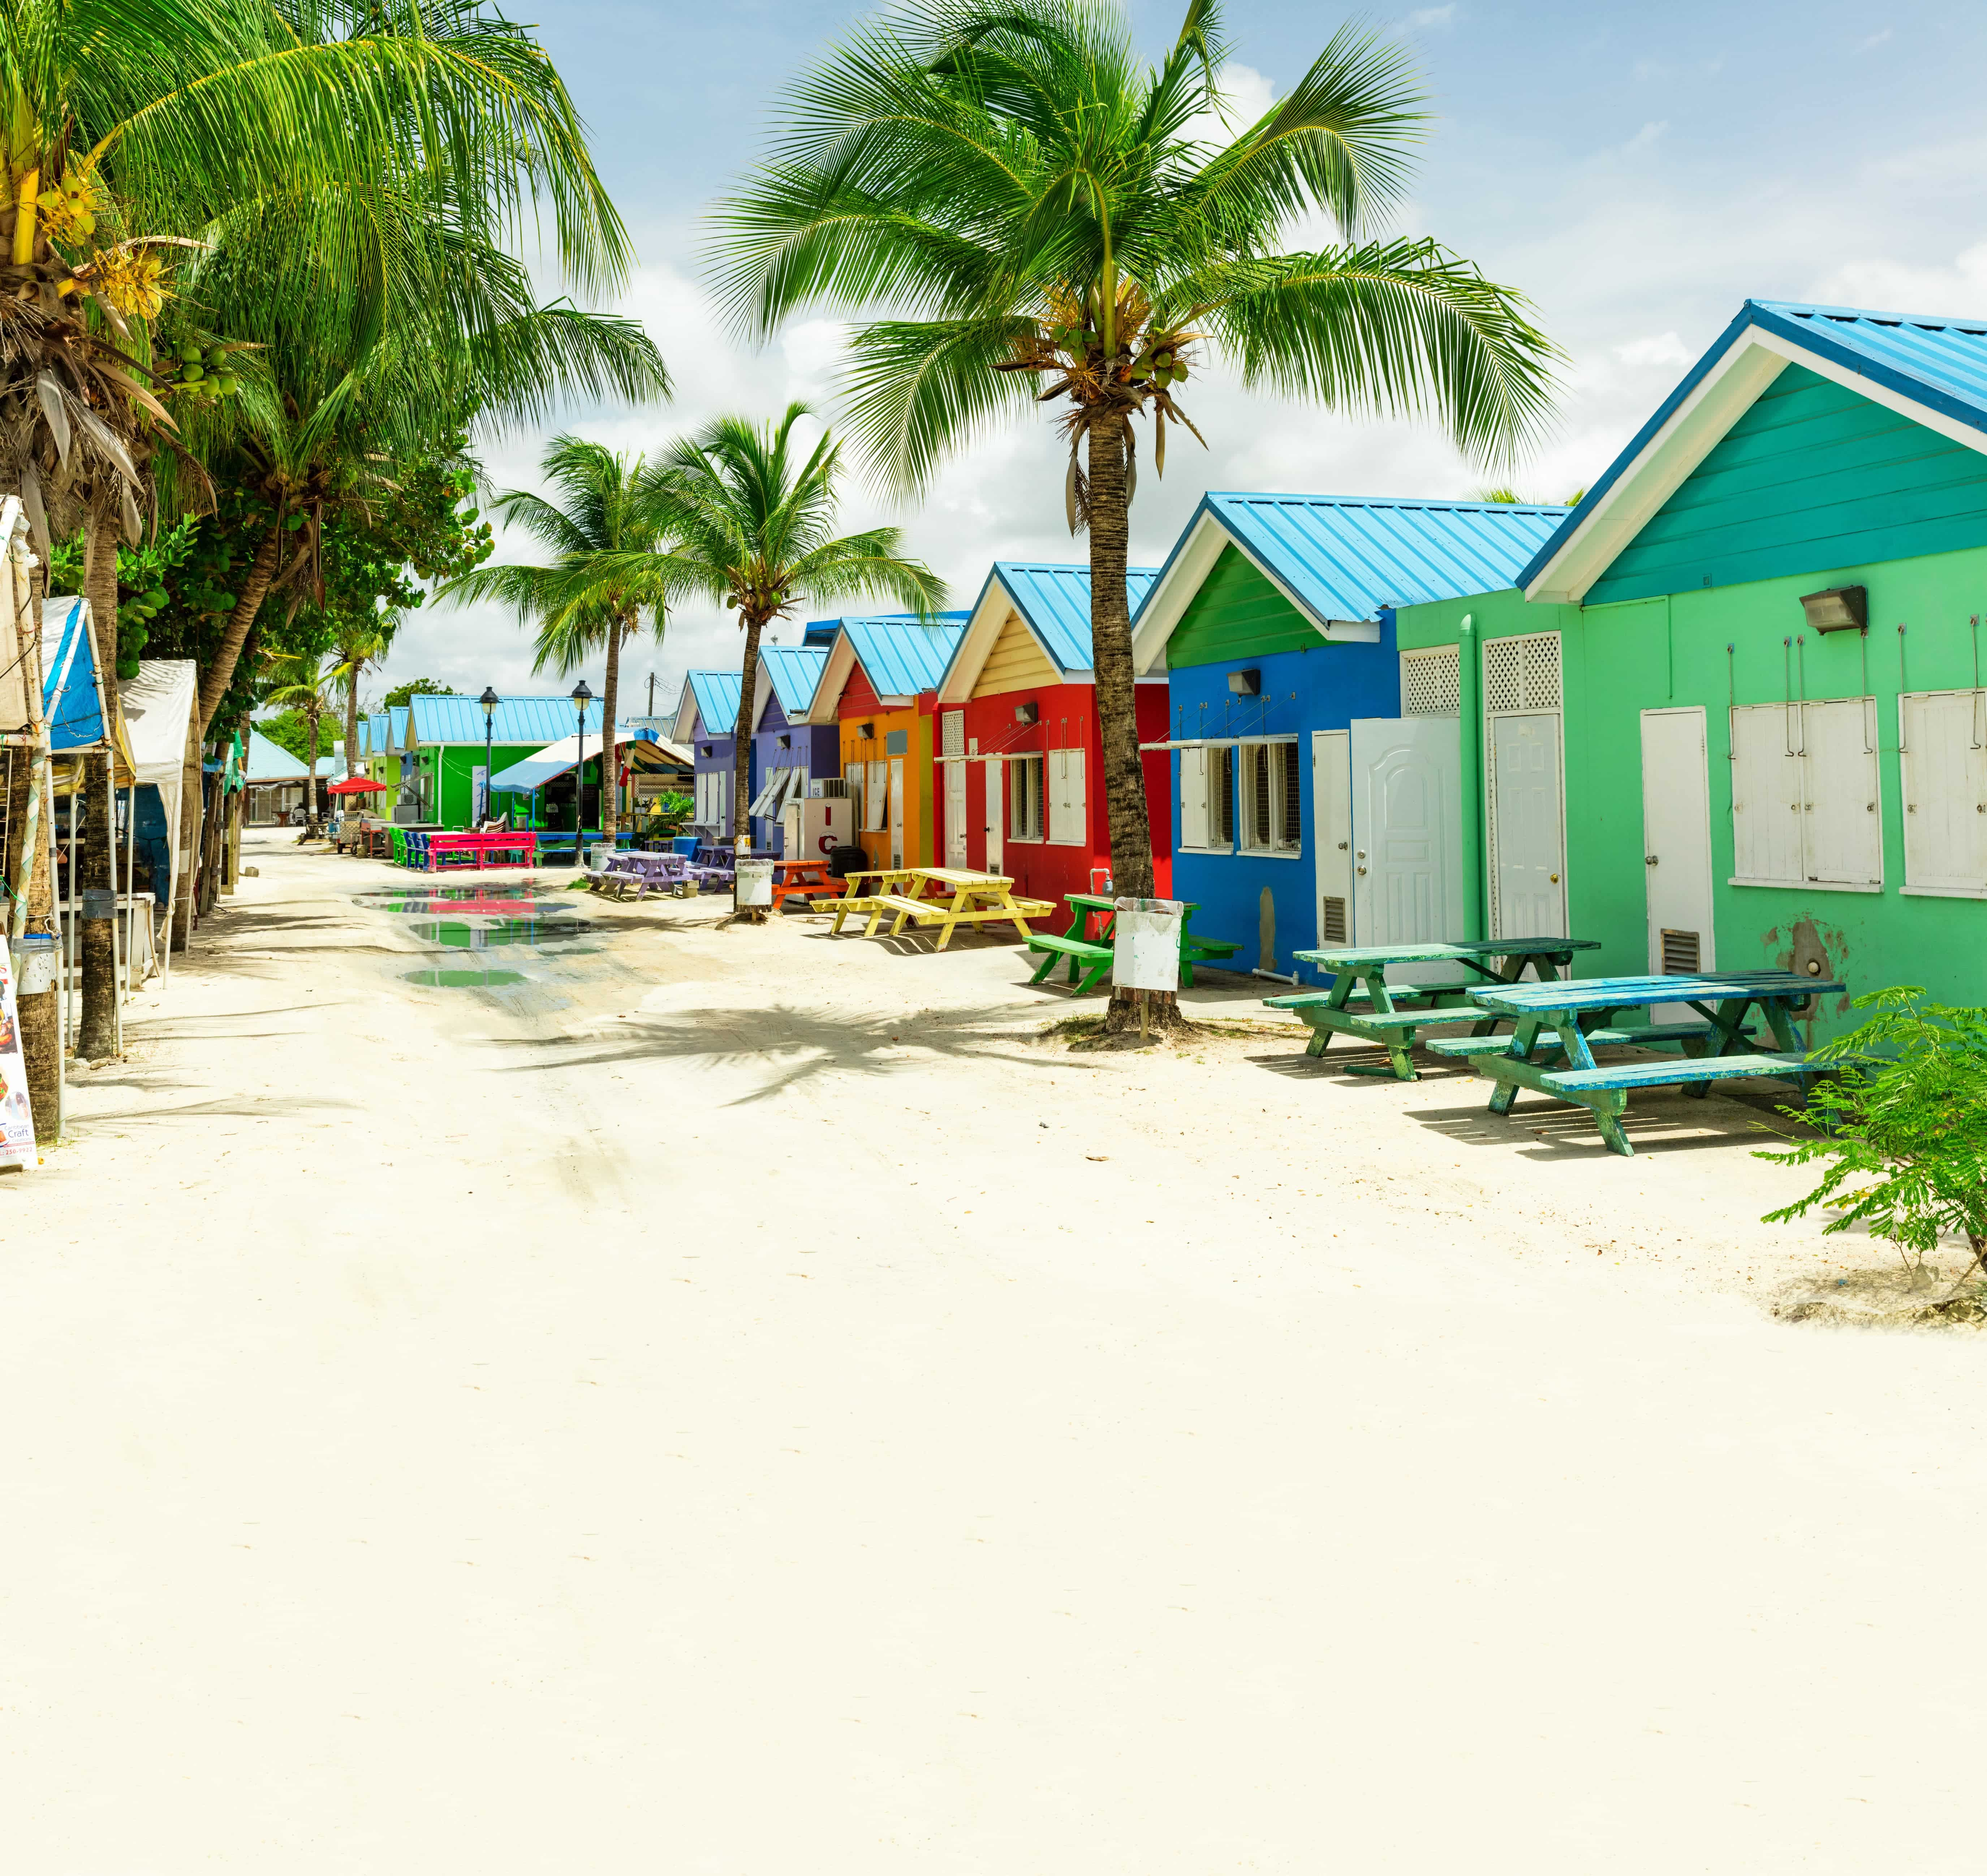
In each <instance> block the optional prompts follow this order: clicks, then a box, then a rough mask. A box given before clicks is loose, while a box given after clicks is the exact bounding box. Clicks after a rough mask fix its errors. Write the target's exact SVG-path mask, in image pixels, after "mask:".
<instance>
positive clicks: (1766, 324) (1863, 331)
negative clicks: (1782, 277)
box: [1516, 299, 1987, 587]
mask: <svg viewBox="0 0 1987 1876" xmlns="http://www.w3.org/2000/svg"><path fill="white" fill-rule="evenodd" d="M1753 328H1757V329H1759V330H1760V331H1762V332H1767V333H1769V334H1771V335H1773V336H1776V337H1778V338H1781V339H1788V340H1790V341H1791V342H1793V344H1795V345H1797V346H1801V347H1803V349H1806V350H1807V351H1809V352H1811V353H1818V354H1819V355H1820V356H1822V357H1823V358H1825V359H1828V360H1829V361H1830V363H1833V364H1835V365H1838V366H1841V367H1842V368H1843V369H1845V370H1847V371H1850V372H1853V373H1855V374H1856V375H1857V376H1859V377H1864V378H1867V379H1868V380H1870V381H1871V383H1873V384H1877V385H1881V386H1883V387H1884V389H1885V390H1889V391H1892V392H1895V393H1898V395H1899V396H1904V397H1907V398H1909V399H1910V400H1911V401H1912V402H1913V403H1918V404H1921V405H1922V406H1923V407H1925V409H1927V410H1935V411H1936V412H1938V413H1939V414H1940V415H1941V417H1947V418H1949V419H1951V420H1952V421H1954V422H1955V423H1963V424H1965V426H1966V427H1968V429H1970V430H1979V431H1982V432H1987V319H1934V318H1929V317H1925V316H1922V315H1915V314H1908V313H1901V312H1867V311H1865V310H1863V309H1860V308H1857V307H1854V306H1811V305H1807V304H1805V303H1803V302H1799V301H1795V300H1776V299H1749V300H1747V301H1746V302H1745V304H1744V305H1742V306H1741V307H1740V308H1739V311H1738V313H1737V315H1736V316H1735V317H1734V318H1733V319H1732V322H1731V324H1730V325H1729V326H1726V329H1725V330H1724V331H1723V332H1720V333H1719V336H1718V337H1717V338H1716V339H1715V340H1714V341H1713V342H1712V346H1711V348H1710V349H1709V351H1707V352H1706V353H1705V355H1704V356H1703V357H1702V358H1701V359H1699V360H1698V361H1697V363H1695V365H1693V366H1692V367H1691V368H1690V369H1689V371H1688V372H1687V373H1685V376H1684V379H1683V382H1682V383H1680V384H1679V385H1678V386H1677V387H1676V389H1675V390H1673V391H1672V392H1671V393H1670V394H1669V396H1668V397H1666V398H1665V399H1664V400H1663V401H1662V403H1661V404H1659V405H1658V407H1656V412H1655V415H1654V416H1653V417H1651V418H1650V419H1649V420H1648V422H1647V423H1645V424H1644V425H1643V426H1642V427H1641V429H1640V430H1638V431H1636V433H1635V434H1634V437H1632V438H1631V440H1630V441H1629V443H1628V447H1627V448H1625V449H1624V450H1622V452H1621V454H1620V455H1618V456H1617V457H1615V458H1614V461H1613V462H1611V463H1610V464H1608V465H1607V473H1606V474H1604V475H1603V476H1602V477H1601V478H1600V480H1599V481H1597V482H1596V483H1595V484H1594V486H1593V487H1592V488H1591V489H1590V490H1589V491H1587V495H1586V497H1585V498H1584V500H1583V501H1581V502H1580V506H1579V507H1578V508H1576V509H1574V511H1572V512H1571V513H1570V515H1568V516H1567V519H1566V521H1564V524H1562V525H1560V527H1559V528H1557V529H1555V530H1554V532H1553V534H1552V535H1551V536H1550V538H1548V539H1547V541H1546V542H1544V543H1543V545H1541V546H1540V548H1539V550H1538V552H1537V553H1536V554H1534V555H1533V556H1532V558H1531V559H1530V562H1527V565H1525V566H1524V567H1523V569H1521V570H1520V572H1519V574H1518V576H1517V581H1516V584H1517V585H1520V586H1524V587H1529V586H1530V585H1531V584H1532V582H1533V581H1534V580H1536V579H1537V578H1538V576H1539V575H1540V574H1541V573H1542V572H1544V571H1545V569H1546V568H1547V565H1549V564H1550V562H1552V560H1553V559H1554V558H1555V556H1557V555H1558V553H1559V552H1560V549H1561V548H1564V546H1565V545H1566V543H1567V542H1568V541H1569V540H1570V539H1571V538H1572V537H1573V536H1574V535H1575V534H1577V532H1578V531H1580V528H1582V527H1584V526H1585V525H1586V524H1587V521H1589V520H1591V518H1593V517H1594V515H1595V514H1596V513H1597V511H1598V504H1599V503H1600V501H1601V498H1602V497H1603V496H1604V495H1605V494H1607V491H1609V490H1610V489H1611V488H1613V487H1614V484H1616V483H1617V482H1618V481H1620V480H1621V477H1622V476H1623V475H1624V474H1626V473H1627V471H1628V470H1629V469H1630V468H1631V467H1633V465H1634V463H1635V461H1636V460H1637V459H1638V457H1641V455H1642V454H1643V453H1644V451H1645V450H1647V449H1648V446H1649V444H1651V442H1652V441H1653V440H1655V437H1656V435H1657V434H1658V432H1659V431H1660V430H1661V429H1662V428H1663V427H1664V425H1665V424H1666V423H1668V421H1669V420H1670V419H1671V417H1672V416H1674V415H1675V413H1676V410H1677V409H1678V407H1679V406H1680V405H1681V404H1682V403H1684V401H1685V400H1686V399H1687V398H1688V396H1690V394H1691V393H1692V392H1693V391H1695V390H1696V389H1697V387H1698V386H1699V384H1701V383H1702V382H1703V381H1704V379H1705V376H1707V374H1709V372H1710V371H1711V370H1712V368H1713V367H1714V366H1715V365H1716V364H1717V363H1718V361H1719V359H1722V357H1724V356H1725V355H1726V353H1728V352H1729V351H1730V350H1731V349H1732V346H1734V345H1735V344H1736V343H1737V342H1739V339H1741V338H1742V337H1743V336H1744V335H1745V334H1746V332H1747V331H1748V330H1749V329H1753ZM1983 447H1987V446H1983Z"/></svg>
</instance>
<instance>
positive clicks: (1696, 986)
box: [1428, 970, 1844, 1155]
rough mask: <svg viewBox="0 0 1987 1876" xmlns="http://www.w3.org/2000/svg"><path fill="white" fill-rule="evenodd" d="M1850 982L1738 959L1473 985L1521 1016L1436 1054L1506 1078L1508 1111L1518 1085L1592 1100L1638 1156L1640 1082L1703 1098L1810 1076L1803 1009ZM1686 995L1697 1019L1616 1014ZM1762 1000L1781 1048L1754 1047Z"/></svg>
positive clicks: (1490, 1009)
mask: <svg viewBox="0 0 1987 1876" xmlns="http://www.w3.org/2000/svg"><path fill="white" fill-rule="evenodd" d="M1843 989H1844V985H1842V984H1838V983H1837V982H1835V981H1834V980H1833V979H1829V980H1823V979H1820V978H1817V977H1802V976H1798V975H1796V973H1794V972H1793V971H1791V970H1733V971H1723V972H1715V973H1708V974H1705V975H1703V976H1694V977H1682V976H1678V977H1590V978H1576V979H1574V980H1572V981H1571V982H1569V983H1556V984H1511V985H1509V986H1506V987H1497V988H1495V989H1479V990H1473V991H1472V992H1471V993H1470V995H1471V997H1472V1000H1473V1001H1475V1002H1476V1004H1478V1005H1479V1006H1480V1007H1482V1008H1483V1010H1484V1011H1486V1013H1488V1014H1490V1015H1492V1016H1496V1017H1508V1018H1509V1019H1510V1020H1511V1021H1513V1023H1514V1024H1516V1027H1515V1028H1514V1029H1513V1031H1512V1032H1511V1034H1510V1036H1509V1037H1508V1038H1506V1037H1501V1036H1499V1037H1490V1038H1473V1037H1458V1038H1454V1039H1453V1040H1451V1041H1435V1042H1431V1043H1430V1044H1429V1045H1428V1047H1429V1052H1430V1053H1431V1054H1437V1055H1447V1056H1451V1057H1464V1058H1469V1059H1470V1060H1472V1061H1474V1063H1475V1065H1476V1071H1477V1073H1478V1074H1479V1075H1488V1076H1489V1078H1491V1079H1492V1080H1493V1081H1495V1082H1496V1084H1497V1085H1496V1088H1494V1089H1493V1090H1492V1092H1491V1095H1490V1111H1491V1112H1492V1113H1493V1114H1508V1113H1510V1111H1511V1107H1512V1104H1513V1102H1515V1101H1516V1099H1517V1098H1518V1091H1519V1090H1520V1088H1530V1090H1532V1092H1534V1093H1536V1094H1541V1095H1550V1096H1551V1097H1552V1098H1554V1100H1556V1101H1564V1102H1571V1103H1573V1104H1574V1105H1577V1106H1580V1107H1584V1108H1591V1109H1592V1110H1593V1112H1594V1124H1595V1125H1597V1127H1598V1128H1599V1129H1601V1138H1602V1139H1604V1140H1605V1141H1606V1142H1607V1145H1608V1146H1609V1147H1610V1148H1611V1149H1613V1150H1614V1152H1618V1153H1624V1154H1629V1155H1632V1154H1633V1153H1634V1150H1635V1149H1634V1147H1632V1146H1630V1145H1629V1144H1628V1135H1627V1134H1626V1133H1624V1132H1623V1131H1622V1128H1621V1116H1622V1115H1623V1114H1624V1112H1627V1109H1628V1095H1629V1094H1630V1092H1631V1090H1633V1089H1635V1088H1661V1087H1671V1086H1675V1087H1682V1088H1683V1089H1684V1091H1685V1092H1686V1093H1687V1094H1690V1095H1695V1096H1698V1097H1699V1098H1702V1097H1703V1096H1704V1095H1706V1094H1708V1093H1709V1092H1710V1087H1711V1084H1712V1082H1713V1081H1730V1080H1735V1079H1738V1078H1741V1077H1746V1076H1753V1075H1771V1076H1783V1077H1788V1078H1792V1079H1794V1080H1796V1081H1802V1082H1803V1083H1805V1081H1806V1080H1807V1078H1808V1077H1810V1075H1813V1073H1814V1072H1816V1071H1814V1070H1813V1069H1811V1068H1810V1067H1809V1065H1808V1058H1807V1051H1806V1050H1805V1049H1804V1048H1803V1047H1802V1045H1801V1041H1800V1037H1799V1036H1798V1035H1797V1034H1796V1033H1795V1030H1794V1025H1793V1011H1794V1009H1795V1007H1796V1005H1798V1004H1803V1003H1805V1002H1806V1001H1807V1000H1808V999H1809V998H1810V997H1824V996H1834V995H1837V994H1839V993H1840V991H1841V990H1843ZM1676 1003H1682V1004H1688V1005H1689V1007H1691V1008H1692V1010H1694V1011H1696V1012H1697V1015H1698V1017H1699V1021H1695V1022H1691V1023H1668V1024H1655V1025H1651V1026H1649V1027H1645V1028H1640V1029H1630V1030H1624V1029H1621V1028H1618V1027H1615V1026H1614V1022H1613V1020H1612V1019H1614V1017H1616V1016H1617V1015H1618V1014H1619V1013H1620V1012H1621V1011H1628V1010H1637V1011H1640V1010H1651V1009H1654V1008H1655V1007H1657V1006H1658V1005H1659V1004H1676ZM1754 1011H1757V1012H1758V1013H1759V1017H1760V1019H1761V1020H1763V1021H1764V1022H1765V1024H1766V1027H1767V1028H1768V1029H1769V1031H1771V1032H1772V1034H1773V1043H1774V1047H1773V1049H1772V1050H1771V1051H1754V1050H1753V1049H1752V1048H1751V1047H1750V1046H1749V1044H1750V1042H1751V1040H1752V1038H1753V1034H1754V1033H1755V1031H1754V1030H1753V1027H1750V1026H1749V1021H1748V1019H1749V1017H1751V1016H1752V1014H1753V1012H1754ZM1651 1041H1665V1042H1669V1043H1672V1044H1676V1045H1678V1047H1679V1048H1681V1050H1682V1054H1680V1055H1678V1056H1675V1057H1672V1058H1668V1059H1659V1060H1657V1061H1631V1062H1613V1063H1610V1064H1608V1065H1607V1066H1605V1067H1603V1066H1601V1065H1600V1064H1598V1063H1597V1062H1596V1061H1594V1046H1595V1044H1600V1043H1609V1042H1630V1043H1637V1044H1648V1043H1650V1042H1651Z"/></svg>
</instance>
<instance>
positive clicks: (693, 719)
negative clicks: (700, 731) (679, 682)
mask: <svg viewBox="0 0 1987 1876" xmlns="http://www.w3.org/2000/svg"><path fill="white" fill-rule="evenodd" d="M672 727H673V728H674V730H675V731H676V737H675V740H676V741H677V742H680V743H688V742H693V741H695V740H696V736H697V693H696V691H695V690H693V689H691V687H690V677H689V674H688V673H685V674H684V677H683V695H682V696H681V697H678V698H677V699H676V722H675V724H673V726H672Z"/></svg>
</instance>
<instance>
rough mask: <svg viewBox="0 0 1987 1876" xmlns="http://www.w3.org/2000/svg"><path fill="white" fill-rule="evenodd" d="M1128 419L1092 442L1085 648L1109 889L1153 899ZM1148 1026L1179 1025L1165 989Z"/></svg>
mask: <svg viewBox="0 0 1987 1876" xmlns="http://www.w3.org/2000/svg"><path fill="white" fill-rule="evenodd" d="M1089 458H1090V461H1089V471H1090V643H1091V653H1090V655H1091V668H1092V669H1093V670H1095V672H1096V673H1097V716H1098V727H1099V729H1100V730H1101V733H1102V740H1103V744H1104V800H1105V810H1106V812H1107V815H1108V818H1109V822H1110V828H1111V878H1112V889H1113V890H1114V891H1115V892H1118V893H1119V894H1120V895H1122V896H1123V897H1125V898H1127V899H1149V898H1151V897H1152V822H1151V819H1150V818H1149V813H1148V811H1147V808H1146V805H1145V768H1144V766H1143V765H1142V764H1141V763H1140V761H1139V690H1138V679H1137V676H1136V673H1135V672H1134V670H1133V669H1132V609H1131V606H1130V603H1129V602H1128V599H1127V597H1126V595H1125V556H1126V554H1127V552H1128V545H1129V540H1130V535H1131V519H1132V517H1131V502H1130V501H1129V499H1128V496H1127V494H1126V492H1125V418H1124V417H1122V416H1121V415H1118V414H1117V413H1109V414H1108V415H1105V416H1104V417H1100V418H1099V419H1098V421H1097V422H1096V423H1095V424H1094V425H1092V427H1091V430H1090V437H1089ZM1146 1011H1147V1020H1148V1022H1149V1023H1151V1024H1156V1025H1157V1026H1158V1027H1160V1028H1162V1029H1163V1028H1169V1027H1173V1026H1174V1025H1175V1024H1178V1023H1179V1021H1180V1020H1181V1019H1180V1016H1179V1004H1178V1001H1177V999H1176V997H1175V995H1174V994H1173V993H1172V991H1170V990H1164V991H1161V990H1155V991H1152V992H1150V993H1149V995H1148V998H1147V1003H1146ZM1105 1027H1107V1028H1108V1029H1127V1028H1136V1027H1139V1005H1138V1000H1137V994H1136V993H1135V992H1134V991H1132V990H1118V989H1115V988H1114V989H1113V990H1112V993H1111V1007H1110V1010H1109V1011H1108V1014H1107V1016H1106V1018H1105Z"/></svg>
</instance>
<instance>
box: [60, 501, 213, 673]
mask: <svg viewBox="0 0 1987 1876" xmlns="http://www.w3.org/2000/svg"><path fill="white" fill-rule="evenodd" d="M84 538H85V537H84V534H83V530H82V529H80V528H79V529H78V530H77V531H76V533H75V534H74V535H73V536H72V537H71V538H69V539H68V540H66V541H63V542H59V543H58V544H57V545H56V549H55V552H54V553H53V554H52V555H51V556H50V557H49V592H82V591H83V543H84ZM198 538H199V524H198V523H197V521H194V519H193V518H191V516H188V517H187V518H184V519H183V520H181V521H179V522H178V523H177V524H176V525H174V526H173V527H170V528H167V529H166V530H165V531H164V532H163V533H160V534H158V535H153V537H152V538H150V539H148V540H146V541H143V542H140V544H139V545H137V546H136V547H128V546H126V545H123V543H122V542H120V544H119V545H118V548H117V653H116V658H117V675H118V676H119V677H120V678H123V677H137V675H138V660H140V658H141V657H143V656H144V655H145V650H146V646H147V643H148V642H149V640H150V636H151V626H152V622H153V620H154V619H157V617H158V616H159V615H160V613H161V612H164V611H165V610H166V609H167V608H168V607H169V606H172V605H173V604H174V594H175V592H178V591H180V589H182V588H183V587H185V586H187V585H188V584H189V582H191V580H192V579H193V575H192V573H191V562H194V559H195V558H196V553H197V546H198ZM152 656H153V657H155V658H156V657H160V656H170V654H169V653H163V652H160V651H159V650H154V651H153V653H152Z"/></svg>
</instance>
